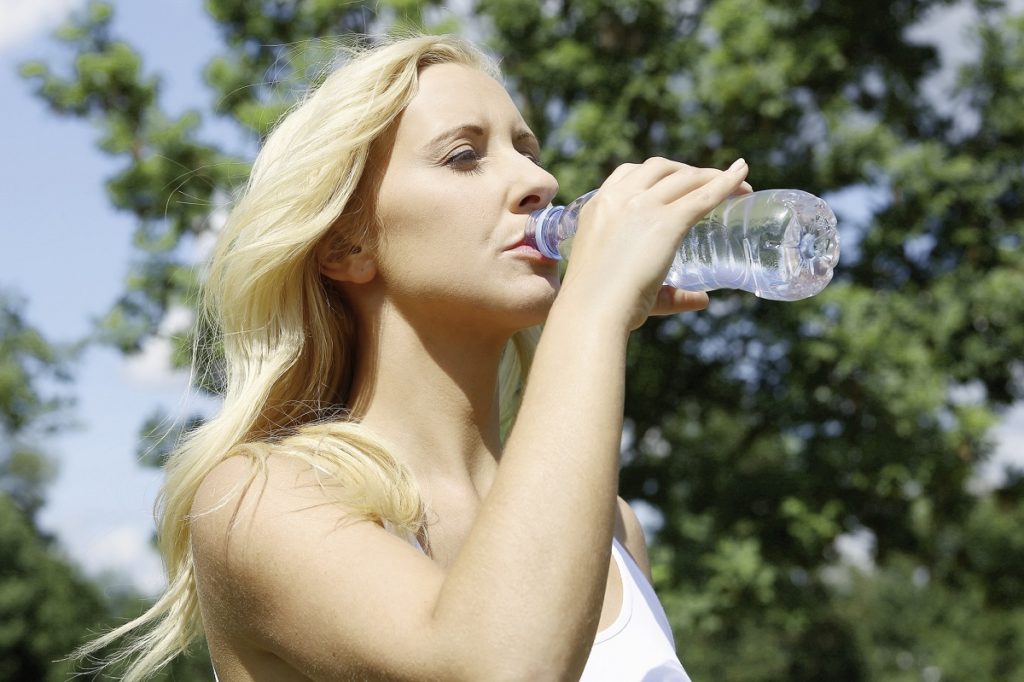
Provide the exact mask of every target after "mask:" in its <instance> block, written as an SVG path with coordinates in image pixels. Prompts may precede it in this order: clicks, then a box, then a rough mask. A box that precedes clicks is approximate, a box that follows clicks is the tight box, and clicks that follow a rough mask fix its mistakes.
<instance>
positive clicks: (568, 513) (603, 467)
mask: <svg viewBox="0 0 1024 682" xmlns="http://www.w3.org/2000/svg"><path fill="white" fill-rule="evenodd" d="M564 293H565V292H563V294H564ZM584 309H585V308H584V307H583V306H579V305H577V304H576V301H574V300H572V299H571V298H569V297H566V298H563V297H559V299H558V301H557V302H556V304H555V306H554V307H553V309H552V311H551V315H550V316H549V318H548V323H547V325H546V326H545V330H544V334H543V336H542V338H541V342H540V345H539V346H538V349H537V353H536V355H535V358H534V361H533V367H532V370H531V372H530V380H529V383H528V386H527V389H526V393H525V395H524V397H523V401H522V405H521V408H520V411H519V417H518V419H517V422H516V425H515V427H514V428H513V431H512V433H511V434H510V437H509V440H508V443H507V445H506V447H505V450H504V454H503V456H502V461H501V465H500V467H499V471H498V475H497V477H496V479H495V482H494V485H493V486H492V488H491V491H490V493H489V494H488V496H487V498H486V499H485V500H484V502H483V504H482V506H481V509H480V512H479V516H478V518H477V521H476V523H475V524H474V527H473V530H472V531H471V532H470V534H469V536H468V538H467V540H466V542H465V544H464V545H463V547H462V550H461V551H460V553H459V557H458V559H457V560H456V562H455V563H454V564H453V565H452V566H451V567H450V570H449V573H448V575H447V577H446V580H445V582H444V586H443V588H442V592H441V594H440V595H439V598H438V602H437V606H436V609H435V616H436V619H437V620H438V621H439V624H440V623H450V624H456V623H458V624H462V625H464V626H466V625H468V624H470V623H471V624H472V627H473V633H472V635H473V639H477V641H479V638H478V637H477V636H481V637H482V638H483V639H484V640H485V642H484V644H483V647H482V648H481V649H479V650H478V652H477V653H480V654H481V655H487V654H486V652H487V646H486V644H488V643H490V644H493V645H494V646H495V647H497V648H500V649H501V651H502V652H503V656H504V660H506V661H509V663H510V665H512V666H519V665H522V666H525V668H523V667H518V668H514V669H515V670H527V671H530V670H531V668H530V666H534V665H535V666H537V667H536V668H534V669H532V670H533V672H535V673H537V674H540V673H541V672H548V673H554V672H557V671H559V670H582V667H583V665H584V664H585V662H586V657H587V653H588V652H589V643H590V642H592V639H593V636H594V634H595V632H596V629H597V622H598V619H599V615H600V612H601V605H602V602H603V598H604V591H605V585H606V581H607V571H608V565H609V550H610V545H611V536H612V531H613V528H614V518H615V501H616V492H617V488H618V460H619V457H618V455H619V444H620V439H621V430H622V407H623V393H624V373H625V350H626V340H627V332H626V331H625V326H624V325H622V324H619V323H617V322H616V321H615V320H614V319H608V320H607V322H605V321H604V320H602V319H600V318H598V317H594V316H593V315H587V314H585V313H584V312H583V311H584ZM473 639H470V640H468V641H473ZM517 657H521V658H520V659H519V660H517ZM556 676H557V675H556Z"/></svg>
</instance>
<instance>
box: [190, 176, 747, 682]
mask: <svg viewBox="0 0 1024 682" xmlns="http://www.w3.org/2000/svg"><path fill="white" fill-rule="evenodd" d="M744 175H745V166H744V167H741V168H739V170H735V171H733V172H728V173H721V172H719V171H713V170H708V169H692V168H690V167H686V166H682V164H677V163H674V162H670V161H666V160H664V159H654V160H651V161H649V162H647V163H645V164H643V165H641V166H634V165H629V166H623V167H620V169H618V170H616V172H615V173H613V175H612V176H611V177H610V178H609V180H608V181H607V182H606V183H605V185H603V186H602V189H601V192H599V193H598V195H597V196H596V197H595V198H594V199H592V200H591V202H589V203H588V205H587V207H586V208H585V209H584V215H583V216H582V217H581V227H580V231H579V233H578V234H577V237H576V240H575V243H574V249H573V260H572V262H571V263H570V266H569V270H568V272H567V275H566V279H565V282H564V285H563V290H562V292H561V293H560V294H559V296H558V298H557V300H556V302H555V304H554V306H553V308H552V310H551V312H550V315H549V317H548V321H547V324H546V325H545V330H544V334H543V336H542V338H541V341H540V344H539V346H538V349H537V352H536V355H535V358H534V361H533V366H532V369H531V374H530V380H529V382H528V385H527V387H526V390H525V393H524V397H523V401H522V405H521V408H520V412H519V416H518V419H517V422H516V425H515V427H514V429H513V431H512V433H511V435H510V437H509V440H508V443H507V445H506V447H505V450H504V453H503V455H502V461H501V465H500V467H499V469H498V473H497V476H496V478H495V481H494V484H493V486H492V488H491V490H490V492H489V494H488V495H487V497H486V498H485V499H484V500H483V502H482V504H481V507H480V510H479V513H478V516H477V519H476V522H475V523H474V526H473V528H472V530H471V531H470V533H469V534H468V536H467V538H466V540H465V542H464V543H463V545H462V548H461V550H460V552H459V554H458V556H457V557H456V559H455V561H454V562H453V563H452V564H451V565H450V566H449V569H448V571H447V573H445V572H443V571H442V570H441V569H440V568H439V567H438V566H437V565H435V564H434V563H433V562H431V561H429V560H428V559H427V558H426V557H424V556H422V555H421V554H419V553H418V552H417V551H416V550H414V549H413V548H411V547H410V546H408V545H407V544H406V543H404V542H402V541H401V540H399V539H398V538H396V537H394V536H392V535H391V534H389V533H387V532H385V531H384V530H383V529H382V528H380V527H378V526H376V525H375V524H372V523H369V522H365V521H354V520H352V518H351V517H350V516H346V514H345V513H344V510H340V509H338V508H337V506H336V505H332V504H330V501H329V500H328V499H326V498H325V497H323V493H322V492H317V488H316V486H315V485H312V484H311V481H306V480H304V479H303V477H304V476H310V474H309V473H308V472H304V471H302V470H291V469H289V468H288V467H289V466H294V465H289V464H283V463H277V464H275V465H274V466H273V467H271V469H270V471H269V474H268V475H267V476H266V477H265V478H263V477H261V478H260V479H259V480H258V481H257V483H256V484H255V485H254V486H253V488H252V490H251V491H250V493H249V494H248V495H245V496H243V495H242V494H241V493H238V492H237V491H236V492H235V493H234V497H233V502H232V503H231V504H229V505H227V506H225V507H222V508H221V509H220V510H218V511H215V512H213V513H211V514H209V515H207V516H203V517H200V518H199V520H198V521H197V522H196V524H195V526H194V530H193V532H194V538H193V541H194V543H196V557H197V563H201V564H202V565H200V566H199V568H200V575H202V576H206V577H205V578H204V582H203V583H201V584H200V586H199V587H200V593H201V594H203V595H204V619H209V620H210V622H211V623H213V624H214V625H215V626H218V627H221V628H223V629H224V631H226V632H230V633H231V636H232V638H233V640H234V641H237V642H242V643H244V644H245V645H248V646H252V647H253V649H254V650H256V649H265V650H269V651H272V652H274V653H275V654H277V655H278V656H280V657H281V658H282V659H284V660H286V661H288V662H289V664H290V665H292V666H293V667H295V668H296V669H298V670H300V671H302V673H303V674H305V675H307V676H308V677H310V678H311V679H315V680H333V679H353V678H355V679H361V677H360V676H362V677H371V678H372V679H410V680H413V679H416V680H424V679H438V680H452V681H456V680H474V681H476V680H506V679H507V680H563V679H576V678H578V676H579V674H580V673H581V672H582V670H583V667H584V666H585V664H586V660H587V657H588V654H589V651H590V648H591V645H592V643H593V639H594V636H595V634H596V631H597V626H598V620H599V615H600V611H601V604H602V599H603V594H604V587H605V584H606V581H607V572H608V565H609V551H610V550H609V548H610V545H611V537H612V532H613V528H614V523H615V511H616V490H617V486H618V461H619V443H620V433H621V426H622V408H623V390H624V389H623V385H624V374H625V351H626V341H627V338H628V334H629V332H630V330H631V329H632V328H634V327H636V326H638V325H639V324H640V323H641V322H642V321H643V320H644V319H645V318H646V316H647V315H648V313H649V312H651V310H652V308H654V307H655V306H661V310H663V311H666V312H667V311H670V310H673V309H674V310H682V309H686V308H687V307H699V305H698V306H695V305H694V301H695V299H694V298H693V297H687V296H686V295H684V294H681V293H678V292H673V291H669V292H668V295H666V293H665V290H662V289H661V288H660V283H661V278H663V277H664V273H665V272H666V271H667V270H668V265H669V262H670V260H671V256H672V253H673V251H674V248H675V246H676V245H677V244H678V243H679V241H680V240H681V237H682V234H683V233H684V232H685V229H686V226H687V225H692V224H693V223H695V222H696V221H697V220H698V219H699V218H700V217H702V216H703V215H704V214H705V213H706V212H707V211H708V210H710V209H711V208H712V207H714V206H715V205H717V204H718V203H719V202H720V201H721V200H722V199H724V198H725V197H726V196H728V195H729V194H731V193H733V192H735V191H737V189H738V188H739V187H740V186H741V183H742V180H743V176H744ZM703 300H704V301H706V298H704V299H703ZM654 309H657V308H654ZM238 466H243V467H244V466H246V465H245V464H244V463H239V464H231V463H224V464H222V465H221V467H218V470H216V471H215V472H214V473H213V474H211V476H209V477H208V479H207V482H206V483H204V489H202V490H201V495H200V498H199V499H197V509H200V510H202V509H209V508H212V507H214V506H215V503H216V502H217V501H218V500H220V499H221V497H223V496H224V495H225V494H229V493H231V490H232V486H233V485H234V483H233V482H237V481H238V480H240V479H239V477H240V475H241V472H239V471H237V470H236V471H232V470H231V467H238ZM261 489H262V497H260V496H258V495H256V494H255V492H256V491H260V490H261ZM318 496H319V497H318ZM257 500H259V503H257ZM235 503H238V504H240V506H239V508H238V510H237V513H235V514H234V516H232V509H233V508H234V506H235ZM232 518H234V519H235V521H236V522H237V523H235V524H234V525H232V523H231V522H232ZM240 607H241V613H239V611H240ZM224 682H229V681H227V680H225V681H224Z"/></svg>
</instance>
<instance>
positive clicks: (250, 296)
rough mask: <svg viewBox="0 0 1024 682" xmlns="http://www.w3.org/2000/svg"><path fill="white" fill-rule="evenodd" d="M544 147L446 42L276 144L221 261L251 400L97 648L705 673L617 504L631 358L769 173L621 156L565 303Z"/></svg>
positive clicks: (177, 499) (481, 68)
mask: <svg viewBox="0 0 1024 682" xmlns="http://www.w3.org/2000/svg"><path fill="white" fill-rule="evenodd" d="M539 154H540V149H539V145H538V142H537V140H536V138H535V137H534V136H533V134H532V133H531V132H530V130H529V128H528V127H527V126H526V124H525V122H524V121H523V120H522V117H521V115H520V113H519V111H518V110H517V109H516V107H515V105H514V104H513V102H512V100H511V99H510V97H509V96H508V94H507V93H506V91H505V90H504V88H503V87H502V85H501V84H500V83H499V82H498V80H497V72H496V70H495V68H494V66H493V65H492V63H491V62H490V61H488V59H487V58H486V57H485V56H483V55H482V54H481V53H480V52H478V51H477V50H476V49H475V48H473V47H472V46H470V45H468V44H466V43H464V42H462V41H460V40H457V39H454V38H451V37H436V36H425V37H415V38H407V39H404V40H398V41H394V42H393V43H391V44H389V45H385V46H382V47H379V48H376V49H373V50H370V51H367V52H365V53H362V54H360V55H358V56H356V57H353V58H352V59H350V60H349V61H348V62H347V63H346V64H345V65H344V66H343V67H341V68H340V69H338V70H337V71H335V72H334V73H333V74H332V75H330V76H329V77H328V78H327V79H326V81H325V82H324V83H323V84H322V85H321V86H320V87H319V88H318V89H316V90H315V91H313V92H312V93H311V94H310V95H309V96H308V97H307V98H306V99H305V100H304V101H303V102H302V103H301V104H300V105H299V106H298V107H297V108H296V109H295V110H294V111H293V112H292V113H291V114H290V115H289V116H287V117H285V118H284V119H283V121H282V122H281V123H280V125H279V126H278V127H277V129H276V130H275V132H274V133H273V134H272V135H271V136H270V137H269V138H268V140H267V143H266V145H265V147H264V148H263V150H262V151H261V153H260V155H259V157H258V159H257V161H256V164H255V166H254V167H253V171H252V176H251V178H250V181H249V184H248V186H247V188H246V191H245V194H244V195H243V196H242V197H241V199H240V200H239V202H238V203H237V205H236V207H235V208H234V210H233V211H232V214H231V216H230V218H229V220H228V223H227V225H226V227H225V229H224V231H223V234H222V235H221V237H220V243H219V247H218V249H217V250H216V253H215V254H214V257H213V260H212V263H211V266H210V272H209V277H208V281H207V285H206V286H207V289H206V302H207V309H208V310H209V311H212V313H213V315H214V320H213V321H214V322H215V323H216V324H217V325H218V326H219V329H220V330H221V332H222V340H223V345H224V355H225V359H226V366H227V379H228V387H227V392H226V395H225V398H224V405H223V408H222V411H221V413H220V414H219V415H217V417H215V418H214V419H212V420H210V422H209V423H207V424H206V425H205V426H203V427H202V429H200V430H198V431H197V432H196V433H195V434H193V435H192V436H191V438H190V439H189V440H188V442H186V443H184V444H183V445H182V447H181V448H180V449H179V450H178V451H177V452H176V453H175V455H174V456H173V457H172V459H171V461H170V462H169V465H168V476H167V481H166V484H165V488H164V491H163V496H162V502H163V504H162V514H161V519H160V538H161V549H162V552H163V554H164V557H165V561H166V563H167V565H168V567H169V574H170V585H169V588H168V591H167V593H166V594H165V595H164V597H163V598H162V599H161V600H160V602H158V603H157V604H156V605H155V606H154V608H153V609H152V610H151V611H150V612H149V613H147V614H146V615H144V616H143V617H142V618H140V619H139V620H138V621H136V622H133V623H129V624H127V625H126V626H125V627H124V628H121V629H120V630H118V631H115V632H113V633H111V634H110V635H108V636H107V637H105V638H103V639H101V640H99V641H98V642H96V643H95V644H96V646H102V645H104V644H106V643H109V642H110V641H112V640H113V639H114V638H117V637H119V636H121V635H124V634H126V633H128V632H129V631H131V630H134V629H136V628H140V627H143V626H147V625H148V626H149V627H148V628H145V630H146V634H145V635H143V636H141V637H140V638H138V639H136V640H135V643H134V644H133V645H132V647H131V648H130V649H129V650H128V651H127V652H126V656H134V657H135V659H136V662H135V663H134V664H133V668H132V670H131V672H130V674H129V675H127V676H126V679H129V680H131V679H142V677H144V676H145V675H146V674H148V673H150V672H152V671H153V670H154V669H155V668H156V667H158V666H159V665H160V664H161V663H163V662H165V661H166V660H167V659H168V658H169V657H172V656H173V655H175V654H176V653H177V652H179V651H180V650H181V649H182V648H183V647H184V646H186V645H187V643H188V642H189V641H191V640H192V639H194V638H195V637H197V636H199V635H200V634H201V633H202V634H204V635H205V636H206V638H207V640H208V643H209V647H210V653H211V656H212V659H213V663H214V667H215V668H216V671H217V674H218V676H219V679H220V680H221V682H241V681H248V680H275V681H287V680H334V679H346V680H347V679H360V680H361V679H374V680H376V679H403V680H474V681H475V680H506V679H507V680H575V679H580V677H581V675H582V678H583V679H585V680H605V679H607V680H620V681H621V680H641V679H643V680H656V679H657V680H685V679H687V678H686V675H685V673H684V672H683V668H682V666H681V664H680V663H679V661H678V659H677V658H676V656H675V653H674V645H673V643H672V639H671V632H670V631H669V629H668V623H667V620H665V618H664V613H663V611H662V610H661V607H660V605H659V604H658V602H657V599H656V598H655V597H654V595H653V592H652V591H651V589H650V585H649V584H648V580H649V577H650V574H649V569H648V567H647V557H646V549H645V546H644V539H643V534H642V531H641V528H640V525H639V523H638V522H637V519H636V516H635V515H634V514H633V512H632V511H631V510H630V509H629V507H628V505H626V504H625V503H624V502H623V501H622V500H621V499H619V498H617V496H616V489H617V481H618V461H619V441H620V431H621V426H622V408H623V383H624V367H625V350H626V341H627V338H628V335H629V332H630V331H631V330H632V329H634V328H636V327H637V326H639V325H640V324H642V323H643V322H644V320H645V319H646V318H647V316H648V315H650V314H670V313H678V312H682V311H690V310H698V309H701V308H703V307H704V306H705V305H706V303H707V297H706V295H704V294H694V293H686V292H682V291H677V290H673V289H670V288H668V287H663V286H661V285H660V282H661V281H662V279H663V277H664V275H665V273H666V271H667V269H668V266H669V262H670V259H671V254H672V252H673V249H674V246H675V245H676V244H678V242H679V241H680V239H681V237H682V235H683V234H684V232H685V226H687V225H692V224H693V223H694V222H696V221H697V220H698V219H699V218H700V217H701V216H703V215H704V214H705V213H706V212H707V211H708V210H710V209H711V208H712V207H713V206H715V205H717V204H718V203H719V202H720V201H721V200H723V199H724V198H725V197H727V196H729V195H730V194H734V193H737V192H745V191H749V190H750V188H749V186H748V185H747V184H746V183H745V182H744V177H745V175H746V165H745V164H744V163H743V162H742V161H738V162H737V163H736V164H734V165H733V167H732V168H730V170H729V171H726V172H722V171H718V170H714V169H700V168H692V167H689V166H686V165H683V164H680V163H676V162H672V161H668V160H665V159H650V160H648V161H646V162H644V163H643V164H640V165H635V164H626V165H623V166H620V167H619V168H617V169H616V170H615V172H614V173H612V175H611V176H610V177H609V178H608V180H607V181H606V182H605V183H604V184H603V185H602V186H601V188H600V191H599V192H598V194H597V195H596V196H595V198H594V199H593V200H591V201H590V202H589V203H588V204H587V206H586V208H585V210H584V211H583V214H582V215H581V221H580V230H579V233H578V235H577V238H576V241H575V244H574V251H573V258H572V262H571V263H570V264H569V267H568V270H567V272H566V274H565V278H564V281H563V282H562V283H561V286H560V285H559V280H558V268H557V265H556V263H555V262H553V261H550V260H547V259H545V258H543V257H542V256H541V255H540V254H539V252H537V251H536V250H534V249H532V248H530V247H529V246H528V245H525V244H524V243H523V239H522V236H523V232H524V227H525V225H526V221H527V217H528V214H529V213H530V212H531V211H534V210H537V209H539V208H543V207H544V206H547V205H549V203H550V202H551V201H552V199H553V198H554V196H555V193H556V190H557V187H558V185H557V182H556V181H555V178H554V177H552V176H551V175H550V174H549V173H548V172H546V171H545V170H544V169H543V168H541V167H540V166H539V165H538V158H539ZM556 295H557V296H556ZM541 323H543V324H544V330H543V334H540V333H539V325H540V324H541ZM538 338H539V342H538ZM527 370H529V382H528V384H526V386H525V388H523V384H524V381H523V378H524V377H525V375H526V372H527ZM517 408H518V414H516V412H517ZM513 417H514V418H515V424H514V426H512V425H511V424H512V419H513ZM499 463H500V466H499ZM595 642H596V643H595Z"/></svg>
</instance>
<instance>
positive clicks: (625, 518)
mask: <svg viewBox="0 0 1024 682" xmlns="http://www.w3.org/2000/svg"><path fill="white" fill-rule="evenodd" d="M615 537H616V538H618V540H619V542H620V543H622V546H623V547H625V548H626V551H627V552H629V554H630V556H632V557H633V561H635V562H636V563H637V566H639V567H640V570H641V571H643V573H644V575H645V576H647V580H649V581H651V580H652V578H651V562H650V559H649V558H648V556H647V540H646V538H645V537H644V528H643V526H642V525H641V524H640V519H638V518H637V516H636V512H634V511H633V508H632V507H630V506H629V503H628V502H626V501H625V500H624V499H622V498H621V497H620V498H618V508H617V509H616V512H615Z"/></svg>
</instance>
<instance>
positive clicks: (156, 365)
mask: <svg viewBox="0 0 1024 682" xmlns="http://www.w3.org/2000/svg"><path fill="white" fill-rule="evenodd" d="M193 319H194V315H193V312H192V311H191V310H190V309H188V308H184V307H173V308H171V309H170V310H168V311H167V315H166V317H164V319H163V321H162V322H161V323H160V328H159V329H158V330H157V334H156V336H153V337H151V338H149V339H147V340H146V341H145V343H143V345H142V351H141V352H140V353H137V354H135V355H132V356H129V357H127V358H125V360H124V362H123V363H122V365H121V367H122V375H123V377H124V378H125V380H126V381H127V382H128V384H129V385H131V386H134V387H137V388H145V389H160V390H168V391H172V392H180V393H184V392H185V390H186V389H187V388H188V372H187V371H186V370H175V369H173V368H172V367H171V354H172V352H173V350H174V345H173V343H172V342H171V339H172V337H174V336H179V335H182V334H184V333H186V332H187V330H188V329H189V327H190V326H191V325H192V320H193Z"/></svg>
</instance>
